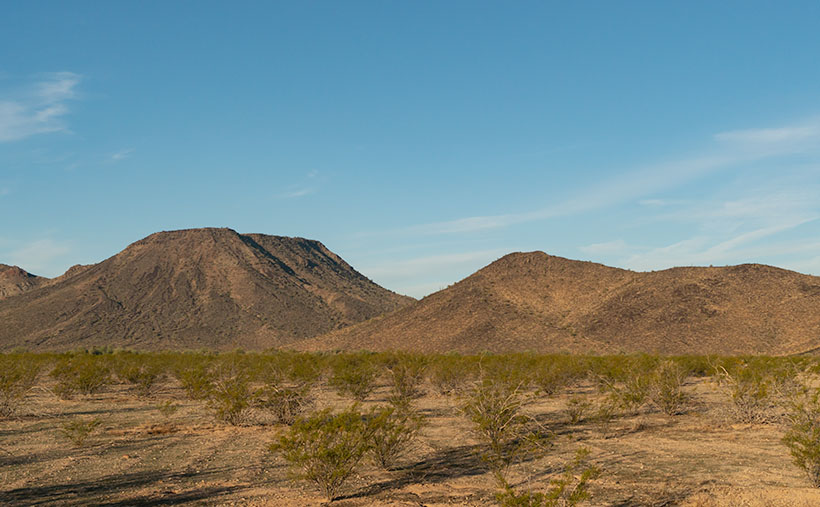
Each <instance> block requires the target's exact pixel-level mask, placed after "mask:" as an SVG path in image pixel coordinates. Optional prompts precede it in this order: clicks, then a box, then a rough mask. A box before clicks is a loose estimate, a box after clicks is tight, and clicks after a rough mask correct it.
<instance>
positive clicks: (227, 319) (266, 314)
mask: <svg viewBox="0 0 820 507" xmlns="http://www.w3.org/2000/svg"><path fill="white" fill-rule="evenodd" d="M412 301H413V299H412V298H409V297H406V296H401V295H399V294H396V293H394V292H391V291H389V290H387V289H384V288H382V287H380V286H378V285H376V284H375V283H373V282H372V281H370V280H368V279H367V278H366V277H364V276H363V275H362V274H360V273H359V272H357V271H356V270H354V269H353V268H352V267H351V266H350V265H349V264H347V263H346V262H345V261H344V260H342V259H341V258H340V257H339V256H338V255H336V254H334V253H333V252H331V251H330V250H328V249H327V248H326V247H325V246H324V245H323V244H322V243H320V242H318V241H313V240H308V239H303V238H289V237H281V236H268V235H264V234H239V233H237V232H236V231H233V230H231V229H189V230H181V231H171V232H160V233H156V234H152V235H151V236H148V237H147V238H145V239H143V240H140V241H137V242H136V243H133V244H132V245H130V246H128V247H127V248H126V249H125V250H123V251H122V252H120V253H118V254H117V255H115V256H113V257H111V258H109V259H106V260H104V261H103V262H100V263H99V264H94V265H90V266H75V267H73V268H71V269H70V270H69V271H67V272H66V273H65V274H64V275H62V276H60V277H58V278H55V279H52V280H49V279H47V278H42V277H34V276H33V275H29V274H28V273H25V271H22V270H19V268H14V267H7V266H2V267H0V323H2V325H0V349H9V348H12V347H16V346H24V347H28V348H32V349H70V348H74V347H88V346H100V345H110V346H114V347H129V348H136V349H171V348H213V349H228V348H235V347H243V348H252V349H260V348H268V347H276V346H280V345H283V344H287V343H291V342H293V341H296V340H300V339H304V338H308V337H312V336H316V335H319V334H322V333H326V332H328V331H331V330H333V329H337V328H341V327H344V326H348V325H351V324H354V323H357V322H360V321H363V320H366V319H369V318H372V317H375V316H378V315H381V314H383V313H386V312H390V311H393V310H396V309H398V308H400V307H402V306H405V305H407V304H409V303H411V302H412Z"/></svg>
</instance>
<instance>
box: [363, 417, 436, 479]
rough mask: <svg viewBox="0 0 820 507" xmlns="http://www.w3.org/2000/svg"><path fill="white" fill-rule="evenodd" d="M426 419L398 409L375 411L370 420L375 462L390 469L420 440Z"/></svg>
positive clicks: (371, 443) (371, 442)
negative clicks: (420, 433)
mask: <svg viewBox="0 0 820 507" xmlns="http://www.w3.org/2000/svg"><path fill="white" fill-rule="evenodd" d="M423 422H424V419H423V418H422V417H421V416H420V415H419V414H417V413H415V412H408V411H404V410H398V409H396V407H381V408H377V409H375V410H374V411H373V412H372V413H371V414H370V415H369V419H368V425H369V427H370V430H369V431H370V445H371V454H372V455H373V460H374V461H375V462H376V464H378V465H379V466H380V467H382V468H384V469H389V468H390V467H392V466H393V465H395V464H396V462H397V460H398V459H399V458H400V457H401V456H402V455H403V454H404V453H406V452H407V451H408V449H409V448H410V446H412V445H413V442H415V440H416V439H417V438H418V434H419V431H420V430H421V427H422V424H423Z"/></svg>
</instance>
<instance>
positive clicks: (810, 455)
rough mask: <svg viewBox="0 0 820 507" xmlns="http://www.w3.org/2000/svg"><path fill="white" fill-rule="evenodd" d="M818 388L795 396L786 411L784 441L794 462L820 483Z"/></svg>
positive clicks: (819, 402) (816, 484) (816, 483)
mask: <svg viewBox="0 0 820 507" xmlns="http://www.w3.org/2000/svg"><path fill="white" fill-rule="evenodd" d="M818 397H820V390H816V389H815V390H808V389H807V390H805V392H803V393H802V394H801V395H799V396H796V397H795V399H794V401H793V403H792V405H791V407H790V411H789V414H788V419H789V428H788V430H787V431H786V434H785V436H784V437H783V443H784V444H786V446H787V447H788V448H789V452H790V453H791V455H792V458H793V459H794V463H795V464H796V465H797V466H799V467H800V468H802V469H803V470H804V471H805V472H806V475H807V476H808V478H809V481H810V482H811V484H812V486H814V487H816V488H817V487H820V401H818Z"/></svg>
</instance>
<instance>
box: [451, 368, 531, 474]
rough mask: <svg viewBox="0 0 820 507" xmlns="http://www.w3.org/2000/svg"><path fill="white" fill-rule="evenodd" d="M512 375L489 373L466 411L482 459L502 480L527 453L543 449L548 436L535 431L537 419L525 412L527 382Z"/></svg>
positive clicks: (478, 386) (467, 402)
mask: <svg viewBox="0 0 820 507" xmlns="http://www.w3.org/2000/svg"><path fill="white" fill-rule="evenodd" d="M509 380H511V379H510V378H509V377H508V378H507V379H506V381H505V380H504V379H499V378H498V377H492V376H485V377H484V378H483V379H482V380H481V381H480V382H478V383H477V384H476V385H475V387H474V388H473V390H472V391H471V392H470V393H469V394H468V397H467V399H466V402H465V403H464V406H463V411H464V414H465V415H466V416H467V418H468V419H469V420H470V421H471V422H472V423H473V431H474V433H475V434H476V436H477V437H478V439H479V440H480V441H481V443H482V447H483V448H484V452H483V453H482V458H483V459H484V460H485V461H486V462H487V463H488V465H489V467H490V470H491V471H492V472H493V474H494V475H495V477H496V478H497V479H498V480H499V482H505V477H506V473H507V471H508V469H509V467H510V466H511V465H512V464H513V463H514V462H516V461H517V460H519V459H521V458H523V457H524V456H526V455H528V454H530V453H532V452H534V451H537V450H539V449H542V448H543V446H544V444H545V443H546V440H547V436H546V435H544V434H543V433H542V432H539V431H537V430H533V428H532V427H531V426H532V425H533V424H532V423H533V422H534V421H533V420H532V419H531V418H529V417H526V416H525V415H523V414H522V413H521V408H522V407H523V404H524V401H525V399H526V393H525V390H524V387H525V386H524V384H523V382H518V383H515V382H511V381H509Z"/></svg>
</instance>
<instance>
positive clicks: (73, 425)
mask: <svg viewBox="0 0 820 507" xmlns="http://www.w3.org/2000/svg"><path fill="white" fill-rule="evenodd" d="M101 424H102V421H101V420H100V418H99V417H94V418H93V419H83V418H82V417H75V418H73V419H71V420H70V421H65V422H64V423H62V424H61V425H60V434H61V435H62V436H63V437H65V438H66V439H67V440H69V441H70V442H71V443H72V444H74V445H75V446H76V447H83V446H84V445H85V444H86V443H87V442H88V438H89V437H90V436H91V434H92V433H94V432H95V431H97V429H98V428H99V426H100V425H101Z"/></svg>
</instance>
